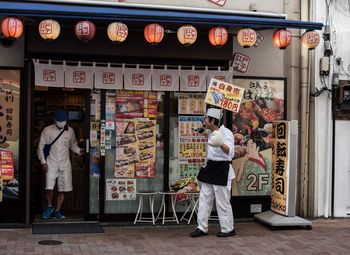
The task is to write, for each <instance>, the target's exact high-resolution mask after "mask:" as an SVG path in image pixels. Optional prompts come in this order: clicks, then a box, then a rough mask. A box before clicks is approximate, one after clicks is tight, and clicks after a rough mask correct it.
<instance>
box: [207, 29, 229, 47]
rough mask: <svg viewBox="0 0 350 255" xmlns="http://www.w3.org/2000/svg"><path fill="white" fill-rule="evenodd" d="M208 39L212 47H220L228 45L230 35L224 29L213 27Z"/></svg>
mask: <svg viewBox="0 0 350 255" xmlns="http://www.w3.org/2000/svg"><path fill="white" fill-rule="evenodd" d="M208 38H209V42H210V43H211V44H212V45H214V46H216V47H220V46H223V45H225V44H226V42H227V38H228V33H227V30H226V28H224V27H213V28H212V29H210V30H209V34H208Z"/></svg>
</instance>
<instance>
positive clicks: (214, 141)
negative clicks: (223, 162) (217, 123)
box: [208, 130, 224, 147]
mask: <svg viewBox="0 0 350 255" xmlns="http://www.w3.org/2000/svg"><path fill="white" fill-rule="evenodd" d="M208 144H209V145H211V146H214V147H220V146H221V145H223V144H224V136H223V134H222V132H221V131H220V130H215V131H214V132H213V134H212V135H211V136H210V138H209V140H208Z"/></svg>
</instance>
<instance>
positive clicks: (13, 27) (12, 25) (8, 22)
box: [1, 18, 23, 40]
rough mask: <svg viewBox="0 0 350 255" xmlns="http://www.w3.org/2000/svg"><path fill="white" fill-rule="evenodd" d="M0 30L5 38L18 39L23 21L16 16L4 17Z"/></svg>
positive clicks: (21, 31)
mask: <svg viewBox="0 0 350 255" xmlns="http://www.w3.org/2000/svg"><path fill="white" fill-rule="evenodd" d="M1 32H2V34H3V35H4V37H6V38H7V39H11V40H15V39H18V38H19V37H20V36H21V35H22V33H23V23H22V21H21V20H20V19H17V18H5V19H4V20H3V21H2V23H1Z"/></svg>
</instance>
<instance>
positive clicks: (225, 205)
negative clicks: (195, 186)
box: [197, 179, 234, 233]
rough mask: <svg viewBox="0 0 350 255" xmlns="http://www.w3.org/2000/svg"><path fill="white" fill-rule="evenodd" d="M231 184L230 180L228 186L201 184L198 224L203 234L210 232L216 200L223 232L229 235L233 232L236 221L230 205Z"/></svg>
mask: <svg viewBox="0 0 350 255" xmlns="http://www.w3.org/2000/svg"><path fill="white" fill-rule="evenodd" d="M231 183H232V180H230V179H229V180H228V181H227V186H219V185H212V184H208V183H204V182H202V183H201V191H200V195H199V208H198V218H197V223H198V228H199V229H200V230H202V231H203V232H205V233H207V232H208V220H209V217H210V214H211V210H212V207H213V202H214V198H215V202H216V211H217V213H218V216H219V221H220V227H221V232H223V233H228V232H231V231H232V230H233V228H234V227H233V224H234V220H233V213H232V207H231V203H230V199H231Z"/></svg>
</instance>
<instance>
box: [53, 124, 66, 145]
mask: <svg viewBox="0 0 350 255" xmlns="http://www.w3.org/2000/svg"><path fill="white" fill-rule="evenodd" d="M67 127H68V126H67ZM66 129H67V130H68V128H66V127H64V128H63V130H62V131H61V133H60V134H59V135H58V136H57V137H56V139H55V140H53V141H52V143H50V146H52V145H53V144H54V143H55V142H56V141H57V140H58V138H60V136H61V135H62V134H63V132H64V131H66Z"/></svg>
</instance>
